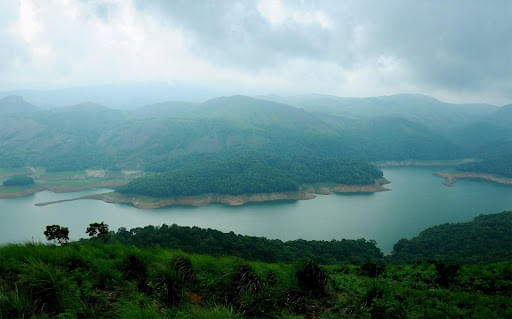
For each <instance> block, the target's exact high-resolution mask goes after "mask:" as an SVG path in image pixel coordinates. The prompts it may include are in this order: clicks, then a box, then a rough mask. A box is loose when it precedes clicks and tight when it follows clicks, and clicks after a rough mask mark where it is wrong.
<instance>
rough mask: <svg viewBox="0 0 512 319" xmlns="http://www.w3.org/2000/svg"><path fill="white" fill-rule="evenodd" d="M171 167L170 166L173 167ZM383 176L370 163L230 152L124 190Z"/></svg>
mask: <svg viewBox="0 0 512 319" xmlns="http://www.w3.org/2000/svg"><path fill="white" fill-rule="evenodd" d="M168 169H169V168H168ZM381 177H382V172H381V171H380V170H379V169H377V168H375V167H374V166H372V165H369V164H367V163H365V162H361V161H355V160H346V159H342V158H324V157H317V156H311V155H300V154H297V155H295V156H294V157H289V156H280V155H278V154H276V153H248V154H242V155H239V154H234V153H233V154H231V155H226V156H225V157H223V158H215V157H213V158H210V159H209V160H205V159H204V157H200V158H198V159H197V160H193V159H192V160H191V161H186V162H185V163H183V166H182V167H180V168H175V169H171V170H169V171H168V172H166V173H163V174H160V175H153V176H148V177H142V178H139V179H136V180H133V181H131V182H130V183H129V184H127V185H125V186H122V187H120V188H119V191H120V192H123V193H128V194H137V195H146V196H154V197H172V196H191V195H202V194H209V193H214V194H231V195H238V194H250V193H272V192H288V191H298V190H299V189H300V187H301V186H303V185H305V184H315V183H337V184H346V185H369V184H374V183H375V181H376V180H377V179H379V178H381Z"/></svg>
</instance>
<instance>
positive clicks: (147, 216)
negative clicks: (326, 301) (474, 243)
mask: <svg viewBox="0 0 512 319" xmlns="http://www.w3.org/2000/svg"><path fill="white" fill-rule="evenodd" d="M440 170H442V169H440V168H417V167H401V168H385V169H383V171H384V176H385V177H386V178H387V179H389V180H390V181H391V182H392V183H391V184H389V185H387V187H389V188H391V189H392V191H390V192H381V193H374V194H349V195H345V194H332V195H319V196H318V197H317V198H315V199H313V200H304V201H293V202H271V203H260V204H247V205H244V206H239V207H228V206H223V205H209V206H204V207H171V208H161V209H155V210H142V209H137V208H134V207H132V206H128V205H117V204H107V203H104V202H101V201H96V200H80V201H72V202H64V203H60V204H56V205H49V206H45V207H36V206H34V204H35V203H39V202H45V201H55V200H61V199H67V198H74V197H78V196H83V195H89V194H94V193H101V192H105V191H107V190H105V189H97V190H90V191H84V192H77V193H66V194H56V193H52V192H48V191H45V192H40V193H37V194H34V195H30V196H27V197H22V198H15V199H0V244H4V243H8V242H22V241H32V240H33V241H39V240H44V236H43V231H44V228H45V226H46V225H50V224H59V225H64V226H67V227H69V228H70V237H71V238H72V239H77V238H80V237H86V236H85V228H86V227H87V225H88V224H89V223H91V222H95V221H104V222H105V223H107V224H109V225H110V228H111V229H117V228H119V227H126V228H133V227H138V226H145V225H150V224H151V225H161V224H163V223H165V224H178V225H186V226H199V227H209V228H214V229H218V230H221V231H234V232H235V233H241V234H247V235H256V236H265V237H268V238H279V239H283V240H291V239H298V238H303V239H322V240H330V239H342V238H348V239H355V238H366V239H374V240H376V241H377V244H378V246H379V247H380V248H381V249H382V250H383V251H384V252H387V251H390V250H391V249H392V248H393V244H394V243H395V242H396V241H398V240H399V239H401V238H410V237H413V236H415V235H417V234H418V233H419V232H420V231H422V230H423V229H425V228H427V227H430V226H433V225H437V224H442V223H446V222H458V221H470V220H471V219H472V218H473V217H475V216H478V215H479V214H482V213H495V212H501V211H503V210H512V187H511V186H504V185H499V184H494V183H490V182H483V181H469V180H459V181H457V183H456V184H455V185H454V186H453V187H446V186H444V185H442V182H443V180H442V179H441V178H439V177H436V176H433V175H432V173H434V172H436V171H440Z"/></svg>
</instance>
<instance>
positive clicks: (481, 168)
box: [457, 153, 512, 178]
mask: <svg viewBox="0 0 512 319" xmlns="http://www.w3.org/2000/svg"><path fill="white" fill-rule="evenodd" d="M457 170H459V171H463V172H476V173H487V174H493V175H498V176H504V177H510V178H512V153H507V154H503V155H498V156H494V157H490V158H488V159H485V160H483V161H481V162H473V163H465V164H462V165H459V166H457Z"/></svg>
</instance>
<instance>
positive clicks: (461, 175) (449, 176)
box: [435, 172, 512, 187]
mask: <svg viewBox="0 0 512 319" xmlns="http://www.w3.org/2000/svg"><path fill="white" fill-rule="evenodd" d="M435 175H436V176H439V177H441V178H444V182H443V184H444V185H446V186H448V187H450V186H452V185H453V184H455V182H457V179H475V180H485V181H490V182H494V183H499V184H504V185H512V178H508V177H501V176H496V175H491V174H486V173H474V172H438V173H435Z"/></svg>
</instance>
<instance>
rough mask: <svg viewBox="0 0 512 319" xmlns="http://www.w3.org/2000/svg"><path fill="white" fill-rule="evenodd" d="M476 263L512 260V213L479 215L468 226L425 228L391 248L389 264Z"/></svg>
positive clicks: (448, 225) (461, 224) (457, 224)
mask: <svg viewBox="0 0 512 319" xmlns="http://www.w3.org/2000/svg"><path fill="white" fill-rule="evenodd" d="M428 259H436V260H443V261H452V262H461V263H475V262H494V261H503V260H512V212H503V213H499V214H489V215H480V216H478V217H476V218H475V219H474V220H473V221H471V222H467V223H455V224H443V225H439V226H434V227H431V228H428V229H427V230H425V231H423V232H421V233H420V234H419V236H417V237H414V238H413V239H410V240H407V239H401V240H400V241H398V242H397V243H396V244H395V246H394V247H393V256H392V260H393V261H395V262H404V263H412V262H415V261H419V260H428Z"/></svg>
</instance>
